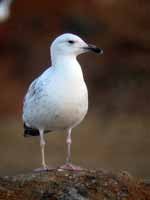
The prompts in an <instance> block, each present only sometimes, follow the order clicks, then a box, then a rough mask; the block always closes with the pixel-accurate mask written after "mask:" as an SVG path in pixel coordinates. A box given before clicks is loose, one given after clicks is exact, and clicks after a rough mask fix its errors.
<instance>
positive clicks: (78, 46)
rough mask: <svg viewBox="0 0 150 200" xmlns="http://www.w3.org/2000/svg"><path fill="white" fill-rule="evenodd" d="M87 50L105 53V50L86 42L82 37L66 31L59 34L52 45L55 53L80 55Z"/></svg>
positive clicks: (52, 50)
mask: <svg viewBox="0 0 150 200" xmlns="http://www.w3.org/2000/svg"><path fill="white" fill-rule="evenodd" d="M87 51H93V52H95V53H100V54H102V53H103V50H102V49H100V48H98V47H96V46H94V45H91V44H87V43H86V42H84V41H83V40H82V39H81V38H80V37H78V36H77V35H74V34H71V33H65V34H63V35H60V36H58V37H57V38H56V39H55V40H54V41H53V43H52V45H51V54H52V56H53V55H56V54H57V55H74V56H78V55H80V54H82V53H85V52H87Z"/></svg>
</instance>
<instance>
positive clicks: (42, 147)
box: [34, 130, 54, 172]
mask: <svg viewBox="0 0 150 200" xmlns="http://www.w3.org/2000/svg"><path fill="white" fill-rule="evenodd" d="M45 144H46V143H45V140H44V136H43V130H40V146H41V155H42V167H40V168H37V169H35V170H34V171H35V172H41V171H48V170H52V169H54V168H49V167H48V166H47V165H46V162H45Z"/></svg>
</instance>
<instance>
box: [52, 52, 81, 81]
mask: <svg viewBox="0 0 150 200" xmlns="http://www.w3.org/2000/svg"><path fill="white" fill-rule="evenodd" d="M52 66H53V67H54V68H55V70H56V71H58V72H59V73H62V74H65V76H68V75H69V76H70V78H71V77H78V78H81V79H83V73H82V69H81V66H80V64H79V62H78V61H77V59H76V56H73V55H57V58H52Z"/></svg>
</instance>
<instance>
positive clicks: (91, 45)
mask: <svg viewBox="0 0 150 200" xmlns="http://www.w3.org/2000/svg"><path fill="white" fill-rule="evenodd" d="M83 49H85V50H87V51H93V52H95V53H99V54H100V55H102V54H103V50H102V49H100V48H98V47H96V46H95V45H93V44H88V46H87V47H84V48H83Z"/></svg>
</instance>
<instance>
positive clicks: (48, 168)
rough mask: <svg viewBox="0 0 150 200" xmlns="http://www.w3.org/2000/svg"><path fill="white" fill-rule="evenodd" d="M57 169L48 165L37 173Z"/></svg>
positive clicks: (37, 170)
mask: <svg viewBox="0 0 150 200" xmlns="http://www.w3.org/2000/svg"><path fill="white" fill-rule="evenodd" d="M54 169H55V168H52V167H49V166H47V165H45V166H42V167H40V168H37V169H35V170H34V171H35V172H44V171H50V170H54Z"/></svg>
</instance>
